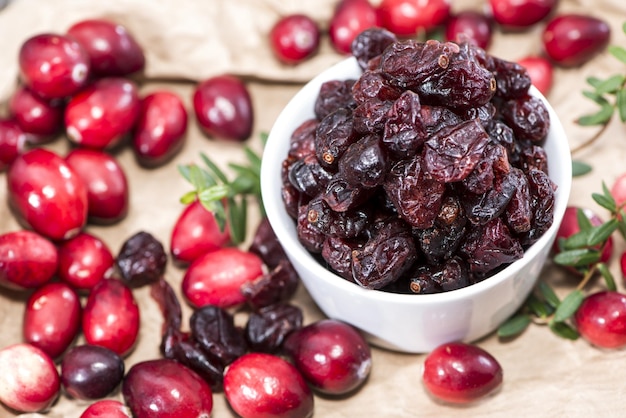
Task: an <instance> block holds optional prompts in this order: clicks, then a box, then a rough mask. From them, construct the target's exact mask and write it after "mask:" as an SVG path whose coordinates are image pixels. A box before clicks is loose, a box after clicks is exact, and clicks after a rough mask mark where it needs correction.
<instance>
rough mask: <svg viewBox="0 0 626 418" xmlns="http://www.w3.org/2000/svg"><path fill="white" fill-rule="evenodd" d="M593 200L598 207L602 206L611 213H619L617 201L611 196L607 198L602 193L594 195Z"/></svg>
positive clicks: (592, 195)
mask: <svg viewBox="0 0 626 418" xmlns="http://www.w3.org/2000/svg"><path fill="white" fill-rule="evenodd" d="M591 198H592V199H593V200H594V201H595V202H596V203H597V204H598V205H600V206H602V207H603V208H604V209H606V210H608V211H609V212H615V211H617V204H616V203H615V199H613V197H611V195H610V194H609V196H606V195H602V194H600V193H592V194H591Z"/></svg>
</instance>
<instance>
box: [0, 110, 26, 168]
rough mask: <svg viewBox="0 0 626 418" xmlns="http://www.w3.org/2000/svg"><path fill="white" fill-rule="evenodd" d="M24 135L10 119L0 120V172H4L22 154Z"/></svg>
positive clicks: (18, 126)
mask: <svg viewBox="0 0 626 418" xmlns="http://www.w3.org/2000/svg"><path fill="white" fill-rule="evenodd" d="M27 139H28V138H27V135H26V133H25V132H24V131H23V130H22V128H21V127H20V125H19V124H18V123H17V122H16V121H15V120H12V119H4V120H3V119H0V171H4V170H6V169H7V168H9V166H10V165H11V163H13V161H15V159H16V158H17V156H18V155H20V154H21V153H22V152H24V148H25V144H26V140H27Z"/></svg>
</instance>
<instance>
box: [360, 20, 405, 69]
mask: <svg viewBox="0 0 626 418" xmlns="http://www.w3.org/2000/svg"><path fill="white" fill-rule="evenodd" d="M397 41H398V39H397V38H396V35H394V34H393V33H392V32H390V31H388V30H386V29H382V28H369V29H365V30H364V31H363V32H361V33H360V34H358V35H357V36H356V37H355V38H354V40H353V41H352V45H351V46H350V49H351V52H352V55H353V56H354V57H356V60H357V62H358V63H359V67H361V69H362V70H364V71H365V69H366V68H367V65H368V63H369V61H370V60H371V59H372V58H375V57H378V56H380V54H382V53H383V51H384V50H385V48H387V47H388V46H389V45H391V44H393V43H394V42H397Z"/></svg>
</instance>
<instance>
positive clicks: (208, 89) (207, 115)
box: [193, 75, 253, 141]
mask: <svg viewBox="0 0 626 418" xmlns="http://www.w3.org/2000/svg"><path fill="white" fill-rule="evenodd" d="M193 108H194V112H195V115H196V118H197V120H198V123H199V125H200V128H201V129H202V131H203V132H204V133H205V134H206V135H208V136H210V137H217V138H222V139H227V140H232V141H243V140H245V139H247V138H249V137H250V134H251V133H252V123H253V112H252V101H251V99H250V93H249V92H248V88H247V87H246V85H245V84H244V83H243V81H241V79H239V78H237V77H235V76H232V75H220V76H215V77H211V78H209V79H207V80H204V81H203V82H201V83H199V84H198V85H197V86H196V88H195V90H194V93H193Z"/></svg>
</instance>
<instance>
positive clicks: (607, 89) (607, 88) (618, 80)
mask: <svg viewBox="0 0 626 418" xmlns="http://www.w3.org/2000/svg"><path fill="white" fill-rule="evenodd" d="M623 84H624V76H623V75H621V74H616V75H614V76H611V77H609V78H607V79H606V80H604V81H603V82H602V83H600V84H599V85H598V86H596V93H597V94H599V95H603V94H607V93H615V92H616V91H617V90H618V89H619V88H620V87H622V85H623Z"/></svg>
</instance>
